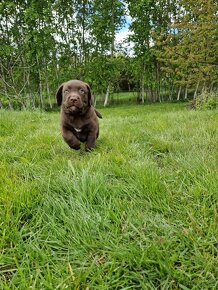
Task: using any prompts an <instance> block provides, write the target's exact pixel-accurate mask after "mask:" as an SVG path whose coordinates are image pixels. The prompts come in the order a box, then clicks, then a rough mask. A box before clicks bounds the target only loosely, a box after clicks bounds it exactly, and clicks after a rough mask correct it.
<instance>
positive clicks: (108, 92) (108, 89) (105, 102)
mask: <svg viewBox="0 0 218 290" xmlns="http://www.w3.org/2000/svg"><path fill="white" fill-rule="evenodd" d="M109 94H110V84H108V86H107V91H106V94H105V99H104V107H106V106H107V105H108V99H109Z"/></svg>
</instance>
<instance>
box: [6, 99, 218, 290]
mask: <svg viewBox="0 0 218 290" xmlns="http://www.w3.org/2000/svg"><path fill="white" fill-rule="evenodd" d="M101 113H102V115H103V119H102V120H100V129H101V131H100V138H99V139H98V141H97V148H96V149H95V150H94V152H92V153H83V152H82V153H80V152H78V151H72V150H70V149H69V148H68V147H67V145H66V144H65V143H64V142H63V140H62V137H61V135H60V132H59V114H58V113H43V112H8V111H3V110H1V111H0V155H1V156H0V207H1V208H0V289H7V290H9V289H10V290H11V289H217V287H218V283H217V277H218V257H217V245H218V241H217V237H218V235H217V234H218V231H217V228H218V227H217V193H218V175H217V160H218V156H217V144H218V140H217V138H218V137H217V136H218V134H217V123H218V122H217V121H218V118H217V111H198V112H196V111H189V110H187V109H186V108H185V105H184V104H165V105H144V106H139V105H138V106H136V105H135V106H121V107H116V108H104V109H101Z"/></svg>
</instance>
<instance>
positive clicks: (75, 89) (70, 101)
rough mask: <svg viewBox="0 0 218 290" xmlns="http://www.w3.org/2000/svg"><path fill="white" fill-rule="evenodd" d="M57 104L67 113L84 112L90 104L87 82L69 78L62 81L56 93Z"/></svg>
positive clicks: (90, 98)
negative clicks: (69, 79)
mask: <svg viewBox="0 0 218 290" xmlns="http://www.w3.org/2000/svg"><path fill="white" fill-rule="evenodd" d="M56 98H57V104H58V106H62V109H63V111H64V112H65V113H67V114H73V115H76V114H84V113H85V112H86V111H87V109H88V108H89V107H91V105H92V95H91V90H90V87H89V85H88V84H86V83H84V82H82V81H79V80H71V81H68V82H66V83H63V84H62V85H61V86H60V87H59V89H58V91H57V93H56Z"/></svg>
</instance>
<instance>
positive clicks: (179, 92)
mask: <svg viewBox="0 0 218 290" xmlns="http://www.w3.org/2000/svg"><path fill="white" fill-rule="evenodd" d="M181 90H182V86H179V90H178V93H177V101H179V100H180V95H181Z"/></svg>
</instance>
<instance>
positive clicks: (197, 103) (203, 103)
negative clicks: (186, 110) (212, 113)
mask: <svg viewBox="0 0 218 290" xmlns="http://www.w3.org/2000/svg"><path fill="white" fill-rule="evenodd" d="M191 107H192V108H194V109H196V110H205V109H206V110H213V109H217V108H218V92H202V93H201V94H200V95H198V96H197V97H196V99H195V100H193V101H192V103H191Z"/></svg>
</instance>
